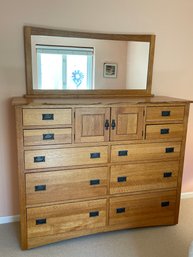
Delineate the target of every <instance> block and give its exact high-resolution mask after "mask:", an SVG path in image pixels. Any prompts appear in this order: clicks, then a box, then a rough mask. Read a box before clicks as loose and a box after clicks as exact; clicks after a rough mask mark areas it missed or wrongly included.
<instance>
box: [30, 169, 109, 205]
mask: <svg viewBox="0 0 193 257" xmlns="http://www.w3.org/2000/svg"><path fill="white" fill-rule="evenodd" d="M106 194H107V167H100V168H87V169H75V170H62V171H53V172H41V173H28V174H26V202H27V205H33V204H41V203H51V202H55V201H65V200H73V199H81V198H82V199H84V198H88V197H95V196H103V195H106Z"/></svg>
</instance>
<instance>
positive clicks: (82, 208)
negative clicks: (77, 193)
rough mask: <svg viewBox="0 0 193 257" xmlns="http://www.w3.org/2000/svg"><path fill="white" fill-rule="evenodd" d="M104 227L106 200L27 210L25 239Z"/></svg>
mask: <svg viewBox="0 0 193 257" xmlns="http://www.w3.org/2000/svg"><path fill="white" fill-rule="evenodd" d="M105 225H106V200H105V199H102V200H101V199H100V200H95V201H85V202H79V203H69V204H60V205H53V206H46V207H38V208H28V209H27V237H28V238H34V237H40V236H41V237H43V236H48V235H57V234H60V233H70V232H72V231H75V230H76V231H78V230H85V229H91V228H98V227H103V226H105Z"/></svg>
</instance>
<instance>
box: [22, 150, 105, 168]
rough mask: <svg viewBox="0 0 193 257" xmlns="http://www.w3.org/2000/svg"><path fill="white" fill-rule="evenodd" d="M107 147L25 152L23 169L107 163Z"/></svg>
mask: <svg viewBox="0 0 193 257" xmlns="http://www.w3.org/2000/svg"><path fill="white" fill-rule="evenodd" d="M107 149H108V147H107V146H99V147H77V148H62V149H45V150H29V151H25V153H24V157H25V169H27V170H28V169H40V168H54V167H56V168H57V167H64V166H73V165H84V164H86V165H89V164H101V163H107Z"/></svg>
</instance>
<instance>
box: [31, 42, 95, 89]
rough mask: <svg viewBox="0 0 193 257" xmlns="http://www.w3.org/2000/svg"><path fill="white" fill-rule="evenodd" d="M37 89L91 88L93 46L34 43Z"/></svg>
mask: <svg viewBox="0 0 193 257" xmlns="http://www.w3.org/2000/svg"><path fill="white" fill-rule="evenodd" d="M36 51H37V73H38V89H48V90H49V89H50V90H53V89H55V90H60V89H70V90H73V89H79V90H81V89H93V56H94V49H93V48H78V47H58V46H57V47H54V46H45V45H36Z"/></svg>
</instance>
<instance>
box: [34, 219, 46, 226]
mask: <svg viewBox="0 0 193 257" xmlns="http://www.w3.org/2000/svg"><path fill="white" fill-rule="evenodd" d="M43 224H46V219H37V220H36V225H43Z"/></svg>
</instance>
